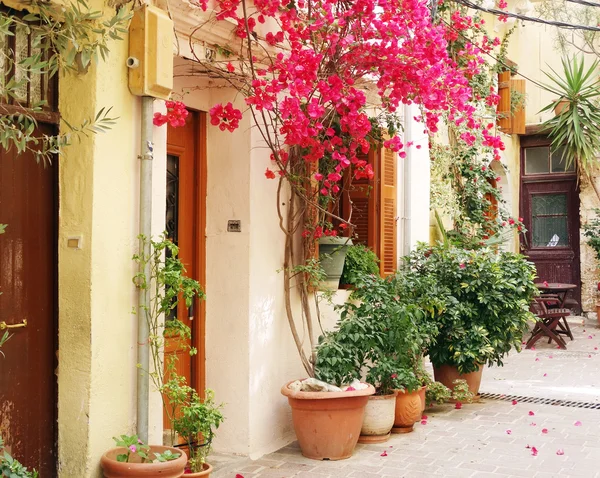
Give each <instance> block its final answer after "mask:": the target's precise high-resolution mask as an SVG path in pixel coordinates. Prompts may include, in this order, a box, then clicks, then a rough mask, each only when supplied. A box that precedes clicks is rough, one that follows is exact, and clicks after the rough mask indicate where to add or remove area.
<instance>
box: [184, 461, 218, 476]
mask: <svg viewBox="0 0 600 478" xmlns="http://www.w3.org/2000/svg"><path fill="white" fill-rule="evenodd" d="M212 471H213V467H212V466H210V465H209V464H208V463H204V465H202V471H199V472H197V473H186V474H185V478H208V477H209V476H210V474H211V473H212Z"/></svg>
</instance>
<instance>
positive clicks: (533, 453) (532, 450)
mask: <svg viewBox="0 0 600 478" xmlns="http://www.w3.org/2000/svg"><path fill="white" fill-rule="evenodd" d="M531 454H532V455H533V456H537V454H538V450H537V448H536V447H534V446H532V447H531Z"/></svg>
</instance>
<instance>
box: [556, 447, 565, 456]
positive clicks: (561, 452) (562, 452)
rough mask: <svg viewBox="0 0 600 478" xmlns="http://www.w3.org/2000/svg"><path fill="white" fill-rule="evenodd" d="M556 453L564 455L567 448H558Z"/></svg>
mask: <svg viewBox="0 0 600 478" xmlns="http://www.w3.org/2000/svg"><path fill="white" fill-rule="evenodd" d="M556 454H557V455H564V454H565V450H563V449H562V448H559V449H558V450H556Z"/></svg>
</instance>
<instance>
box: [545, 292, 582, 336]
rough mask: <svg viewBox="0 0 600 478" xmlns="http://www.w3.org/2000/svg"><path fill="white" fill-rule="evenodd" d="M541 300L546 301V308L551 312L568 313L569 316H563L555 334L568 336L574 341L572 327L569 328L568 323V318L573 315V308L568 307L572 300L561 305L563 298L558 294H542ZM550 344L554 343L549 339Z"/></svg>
mask: <svg viewBox="0 0 600 478" xmlns="http://www.w3.org/2000/svg"><path fill="white" fill-rule="evenodd" d="M539 298H540V299H544V303H545V305H546V308H547V309H548V310H549V311H551V312H556V313H564V312H565V311H567V312H568V313H567V314H565V315H563V317H562V318H561V320H560V321H559V322H558V324H557V327H556V331H555V332H556V333H557V334H561V335H566V336H567V337H569V338H570V339H571V340H573V333H572V332H571V327H569V322H568V321H567V316H569V315H571V312H572V307H568V305H569V300H570V299H567V300H565V301H564V302H562V303H561V298H560V297H559V296H558V295H556V294H541V295H540V296H539ZM563 299H564V298H563ZM575 303H577V301H575ZM550 342H552V339H548V343H550Z"/></svg>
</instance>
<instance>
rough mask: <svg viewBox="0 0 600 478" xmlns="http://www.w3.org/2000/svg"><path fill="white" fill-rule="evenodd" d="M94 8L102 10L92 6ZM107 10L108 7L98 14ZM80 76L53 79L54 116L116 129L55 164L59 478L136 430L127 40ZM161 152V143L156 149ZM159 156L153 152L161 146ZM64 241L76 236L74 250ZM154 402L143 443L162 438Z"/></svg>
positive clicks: (159, 190) (160, 212)
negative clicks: (103, 116) (56, 85)
mask: <svg viewBox="0 0 600 478" xmlns="http://www.w3.org/2000/svg"><path fill="white" fill-rule="evenodd" d="M92 8H102V5H101V2H92ZM105 12H108V10H105ZM110 49H111V53H110V57H109V59H108V61H106V62H101V63H100V64H99V65H98V66H97V67H92V68H91V69H90V71H89V72H88V73H87V74H84V75H70V74H69V75H65V76H62V77H61V78H60V111H61V114H62V116H63V118H64V119H66V120H67V121H68V122H69V123H71V124H80V123H81V122H82V121H83V120H84V119H86V118H90V117H91V118H93V117H94V116H95V114H96V113H97V111H98V110H99V109H100V108H102V107H110V106H112V107H113V110H112V112H111V113H112V114H111V115H112V116H118V117H119V119H118V122H117V125H116V126H115V127H114V128H112V129H111V130H110V131H109V132H107V133H102V134H98V135H90V136H88V137H83V138H82V140H81V142H79V141H77V140H75V141H73V144H72V145H71V146H69V147H68V148H66V149H65V151H64V155H63V156H62V157H61V159H60V163H59V175H60V179H59V182H60V187H59V197H60V199H59V239H58V254H59V285H58V289H59V368H58V426H59V434H58V450H59V473H60V476H64V477H73V476H81V477H92V476H100V468H99V461H100V456H101V454H102V453H103V452H104V451H106V450H107V449H108V448H111V447H112V446H113V445H114V442H113V440H112V437H113V436H117V435H119V434H125V433H127V434H131V433H135V396H136V394H135V376H136V373H137V369H136V366H135V364H136V362H137V360H136V321H137V317H136V316H135V315H133V314H132V313H131V311H132V308H133V307H134V306H135V305H136V303H137V294H136V291H135V288H134V286H133V283H132V280H131V278H132V276H133V274H134V271H135V267H134V264H133V262H132V260H131V257H132V255H133V254H134V252H135V251H136V250H137V239H136V237H137V234H138V208H139V206H138V202H139V200H138V194H139V184H138V183H139V160H138V158H137V156H138V153H139V147H138V144H139V114H140V100H139V98H136V97H134V96H132V95H131V94H130V93H129V90H128V88H127V69H126V66H125V59H126V58H127V56H128V55H127V52H128V44H127V41H122V42H113V43H112V44H111V46H110ZM162 149H163V151H164V147H163V148H162ZM159 151H160V148H159ZM159 151H158V154H157V157H156V160H155V163H154V171H155V175H154V184H153V188H154V192H155V201H154V205H153V206H154V217H153V231H154V233H155V234H158V233H159V232H161V231H162V230H163V229H164V194H165V193H164V190H165V186H164V182H165V178H164V176H165V174H164V171H165V162H164V160H165V158H164V154H162V155H161V154H160V153H159ZM69 237H79V238H81V243H80V244H81V247H80V248H79V249H75V248H69V247H68V246H67V239H68V238H69ZM159 407H160V402H159V401H157V400H156V394H154V396H153V401H152V407H151V424H150V425H151V431H150V441H151V442H154V443H157V442H160V440H162V412H161V409H160V408H159Z"/></svg>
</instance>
